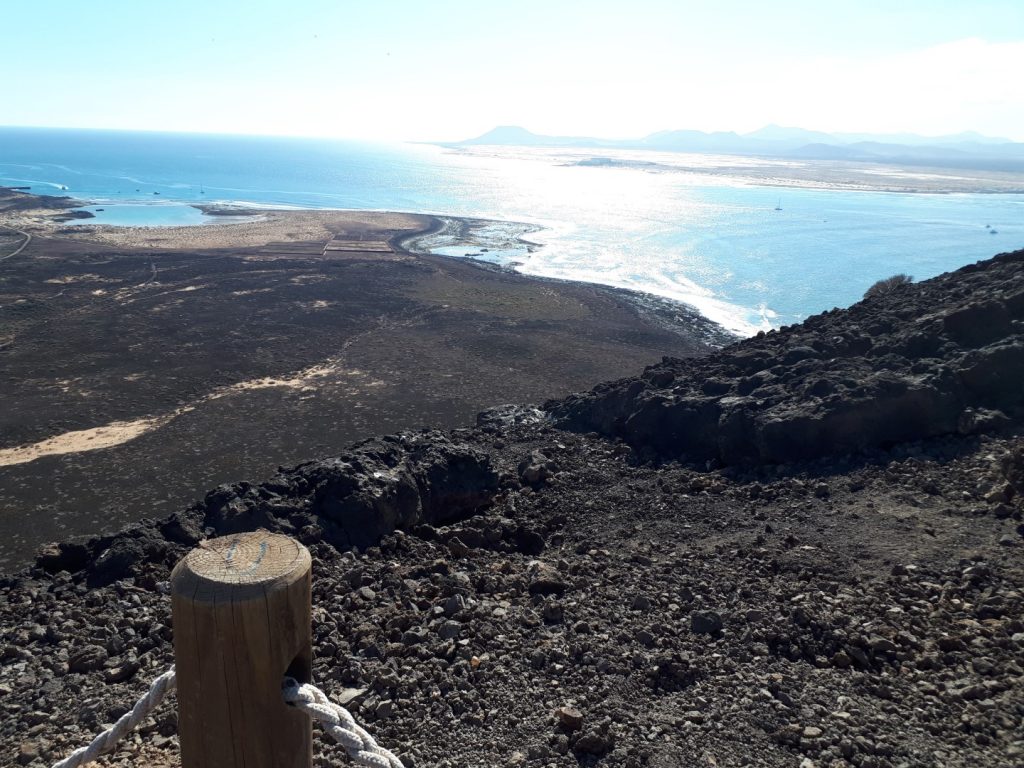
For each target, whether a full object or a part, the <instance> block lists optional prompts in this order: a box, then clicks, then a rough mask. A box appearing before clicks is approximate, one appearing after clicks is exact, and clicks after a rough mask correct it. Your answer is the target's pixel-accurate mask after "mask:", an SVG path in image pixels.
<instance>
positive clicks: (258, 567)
mask: <svg viewBox="0 0 1024 768" xmlns="http://www.w3.org/2000/svg"><path fill="white" fill-rule="evenodd" d="M310 574H311V559H310V556H309V551H308V550H307V549H306V548H305V547H304V546H302V545H301V544H300V543H298V542H297V541H294V540H293V539H290V538H288V537H287V536H281V535H278V534H271V533H268V532H266V531H256V532H252V533H241V534H238V535H235V536H224V537H221V538H217V539H210V540H208V541H204V542H202V543H200V545H199V546H198V547H197V548H196V549H194V550H192V551H191V552H189V553H188V555H186V556H185V557H184V558H182V560H181V561H180V562H179V563H178V564H177V566H175V568H174V572H173V573H172V574H171V606H172V612H173V619H174V664H175V668H176V670H177V688H178V735H179V738H180V740H181V764H182V768H243V767H244V768H310V766H311V765H312V762H313V744H312V740H313V736H312V723H311V721H310V719H309V717H308V716H307V715H306V714H305V713H303V712H301V711H299V710H297V709H295V708H294V707H290V706H288V705H287V704H285V703H284V699H283V698H282V693H281V686H282V682H283V680H284V677H285V675H290V676H291V677H294V678H295V679H296V680H298V681H299V682H300V683H305V682H311V679H310V677H311V671H312V659H313V657H312V624H311V622H312V617H311V602H310V601H311V584H312V582H311V575H310Z"/></svg>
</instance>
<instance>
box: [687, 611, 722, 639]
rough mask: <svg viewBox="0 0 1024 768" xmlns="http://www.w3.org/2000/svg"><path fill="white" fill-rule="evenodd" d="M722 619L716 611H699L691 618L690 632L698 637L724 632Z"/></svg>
mask: <svg viewBox="0 0 1024 768" xmlns="http://www.w3.org/2000/svg"><path fill="white" fill-rule="evenodd" d="M723 626H724V624H723V623H722V617H721V616H720V615H719V614H717V613H715V612H714V611H698V612H696V613H694V614H692V615H691V616H690V630H691V631H693V633H694V634H697V635H714V634H717V633H719V632H721V631H722V627H723Z"/></svg>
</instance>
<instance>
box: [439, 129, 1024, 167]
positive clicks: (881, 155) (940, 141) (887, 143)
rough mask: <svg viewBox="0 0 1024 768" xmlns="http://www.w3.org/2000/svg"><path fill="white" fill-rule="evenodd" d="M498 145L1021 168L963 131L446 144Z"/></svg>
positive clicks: (1012, 150)
mask: <svg viewBox="0 0 1024 768" xmlns="http://www.w3.org/2000/svg"><path fill="white" fill-rule="evenodd" d="M479 145H499V146H518V147H579V148H601V149H650V150H658V151H662V152H694V153H703V154H730V155H754V156H762V157H794V158H803V159H819V160H851V161H864V162H876V163H907V164H915V165H927V164H932V165H948V166H951V167H957V168H983V169H987V170H1005V171H1015V172H1019V171H1024V143H1015V142H1012V141H1009V140H1008V139H1001V138H995V137H992V136H984V135H982V134H980V133H977V132H976V131H965V132H963V133H957V134H952V135H947V136H932V137H928V136H918V135H917V134H910V133H900V134H869V133H837V134H830V133H824V132H822V131H809V130H807V129H805V128H793V127H786V126H780V125H766V126H765V127H764V128H760V129H759V130H756V131H751V132H750V133H745V134H739V133H735V132H734V131H714V132H711V133H707V132H705V131H696V130H673V131H658V132H656V133H652V134H650V135H648V136H644V137H643V138H640V139H597V138H592V137H586V136H545V135H543V134H538V133H533V132H532V131H529V130H527V129H526V128H522V127H520V126H515V125H502V126H498V127H497V128H495V129H493V130H490V131H488V132H487V133H485V134H483V135H481V136H477V137H476V138H472V139H466V140H465V141H457V142H451V143H448V144H445V146H452V147H466V146H479Z"/></svg>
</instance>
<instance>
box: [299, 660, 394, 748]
mask: <svg viewBox="0 0 1024 768" xmlns="http://www.w3.org/2000/svg"><path fill="white" fill-rule="evenodd" d="M283 691H284V700H285V701H286V702H287V703H288V704H291V705H292V706H294V707H297V708H298V709H301V710H302V711H303V712H305V713H306V714H307V715H309V716H310V717H311V718H313V719H314V720H316V721H317V722H319V723H320V725H321V726H322V727H323V729H324V730H325V731H327V733H329V734H330V735H331V736H332V737H333V738H334V740H335V741H337V742H338V743H339V744H341V746H342V747H344V749H345V751H346V752H347V753H348V756H349V757H350V758H352V760H354V761H355V762H356V763H357V764H358V765H365V766H368V767H369V768H405V766H403V765H402V761H401V760H399V759H398V758H397V757H396V756H395V755H394V753H392V752H390V751H388V750H386V749H384V747H382V746H380V745H379V744H377V742H376V741H375V740H374V738H373V736H371V735H370V734H369V733H367V732H366V731H365V730H364V729H363V728H362V727H361V726H360V725H359V724H358V723H356V721H355V719H354V718H353V717H352V715H351V714H350V713H349V711H348V710H347V709H345V708H344V707H343V706H341V705H340V704H335V703H334V702H333V701H331V700H330V699H329V698H327V695H326V694H325V693H324V692H323V691H321V690H320V689H319V688H317V687H316V686H314V685H309V684H308V683H302V684H300V683H299V681H298V680H295V679H294V678H291V677H286V678H285V679H284V686H283Z"/></svg>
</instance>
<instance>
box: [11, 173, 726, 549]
mask: <svg viewBox="0 0 1024 768" xmlns="http://www.w3.org/2000/svg"><path fill="white" fill-rule="evenodd" d="M77 206H78V203H77V202H76V201H71V200H69V199H67V198H53V197H49V198H48V197H35V196H32V195H25V194H21V193H18V192H13V191H4V192H2V193H0V226H2V227H3V229H0V232H2V233H3V235H2V238H0V257H4V256H6V255H8V254H11V253H14V252H15V250H16V249H18V248H20V247H21V246H22V245H23V244H25V238H26V237H28V236H31V240H30V242H28V243H27V244H26V245H25V247H24V248H23V249H21V250H20V251H19V252H18V253H17V255H16V256H14V257H13V258H7V259H5V260H4V261H0V362H2V364H0V389H2V391H3V392H4V401H5V403H6V404H7V405H6V407H4V408H3V409H2V412H0V533H2V534H3V535H2V536H0V541H2V543H0V567H3V568H5V569H9V568H11V567H12V566H14V565H17V564H19V563H24V562H25V561H26V560H27V559H29V558H30V557H31V555H32V554H33V552H34V551H35V550H36V549H37V548H38V547H39V545H40V544H42V543H43V542H46V541H51V540H56V539H64V538H67V537H69V536H73V535H77V534H86V533H88V534H95V533H99V532H102V531H113V530H116V529H118V528H120V527H122V526H123V525H125V524H126V523H129V522H131V521H134V520H139V519H141V518H145V517H154V516H162V515H165V514H168V513H170V512H173V511H176V510H178V509H181V508H183V507H184V506H187V505H188V504H189V503H190V502H191V501H193V500H194V499H196V498H198V497H200V496H201V495H202V494H203V493H205V491H206V490H207V489H209V488H210V487H213V486H215V485H217V484H219V483H223V482H227V481H233V480H237V479H238V478H240V477H260V476H264V475H266V474H267V473H268V472H271V471H273V470H274V468H275V467H277V466H279V465H287V464H293V463H296V462H298V461H302V460H305V459H309V458H313V457H316V456H321V455H328V454H331V453H336V452H338V451H340V450H341V449H342V448H344V447H346V446H348V445H349V444H351V443H352V442H353V441H356V440H359V439H362V438H367V437H370V436H373V435H377V434H381V433H385V432H392V431H396V430H400V429H407V428H413V427H419V426H423V425H430V426H442V427H456V426H459V425H462V424H466V423H470V422H471V421H472V419H473V417H474V415H475V414H476V413H477V412H478V411H479V410H481V409H482V408H484V407H486V406H490V405H493V404H495V403H499V402H532V401H540V400H543V399H545V398H547V397H550V396H552V395H564V394H568V393H569V392H572V391H576V390H580V389H583V388H586V387H588V386H590V385H592V384H593V383H594V382H595V381H599V380H602V379H606V378H610V377H615V376H621V375H625V374H626V373H628V372H630V371H632V370H635V369H636V368H638V367H640V366H642V365H643V364H645V363H646V362H648V361H650V360H651V359H656V358H658V357H660V356H661V355H662V354H673V355H680V356H689V355H701V354H705V353H706V352H708V351H709V350H711V349H712V348H714V347H716V346H720V345H721V344H722V343H724V342H727V341H729V340H730V339H731V337H730V336H729V335H728V334H726V333H724V332H722V331H721V330H720V329H719V328H718V327H717V326H715V325H714V324H712V323H710V322H708V321H707V320H705V319H703V318H702V317H700V316H699V315H698V314H697V313H696V312H692V311H688V310H687V309H686V308H685V307H682V306H679V305H669V304H665V303H659V302H656V301H653V300H652V301H646V302H645V301H644V300H643V297H641V296H638V295H637V294H630V293H628V292H624V291H618V290H614V289H608V288H602V287H599V286H593V285H584V284H575V283H566V282H558V281H550V280H538V279H531V278H526V277H522V276H519V275H516V274H513V273H510V272H508V271H502V270H500V269H496V268H494V267H488V266H486V265H482V264H480V263H476V262H473V261H470V260H463V259H452V258H445V257H439V256H431V255H423V254H416V253H414V252H412V251H411V250H408V249H407V248H405V247H403V243H404V242H406V241H407V239H408V238H410V237H411V236H414V235H416V234H417V233H428V232H430V231H432V230H434V229H436V228H438V227H439V226H441V223H440V222H439V221H438V220H437V219H435V218H433V217H430V216H415V215H407V214H388V213H362V212H339V211H258V212H255V215H250V216H246V217H244V218H242V219H241V220H238V219H235V218H232V220H231V223H228V224H211V225H205V226H191V227H149V228H144V227H139V228H128V227H105V226H96V225H93V224H90V223H88V222H86V223H84V224H81V223H79V224H74V225H69V224H67V223H66V222H65V221H61V220H60V219H61V218H63V214H66V213H67V211H68V210H70V209H73V208H74V207H77ZM231 213H234V214H237V213H238V212H237V211H232V212H231ZM249 213H253V212H249Z"/></svg>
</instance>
